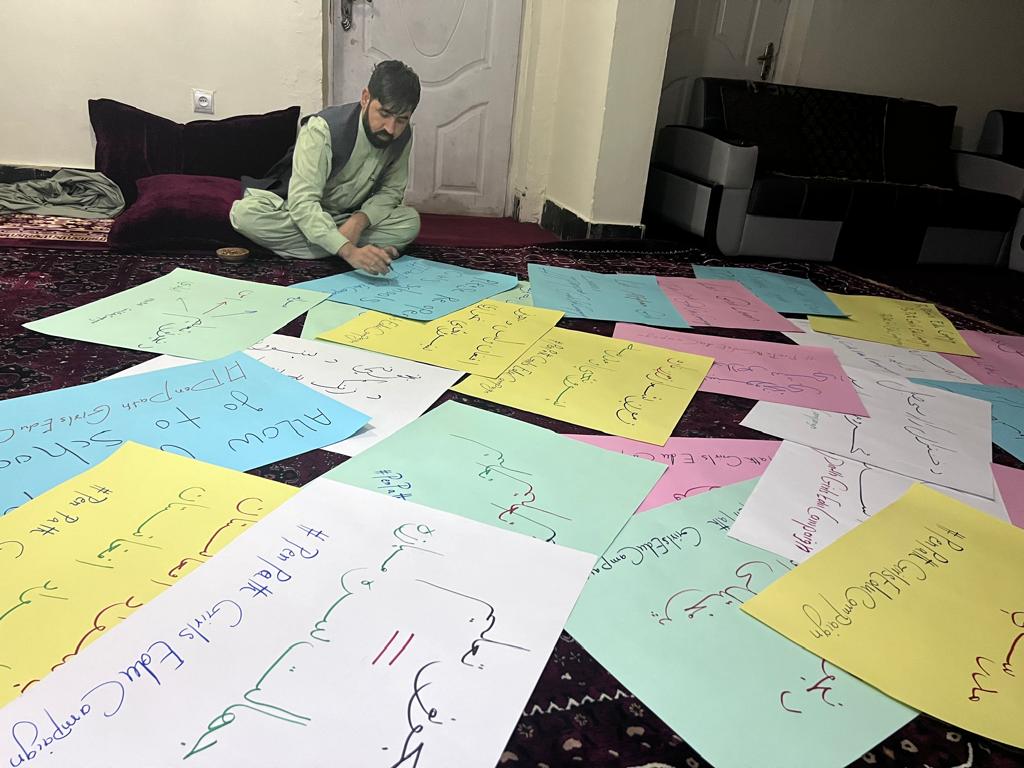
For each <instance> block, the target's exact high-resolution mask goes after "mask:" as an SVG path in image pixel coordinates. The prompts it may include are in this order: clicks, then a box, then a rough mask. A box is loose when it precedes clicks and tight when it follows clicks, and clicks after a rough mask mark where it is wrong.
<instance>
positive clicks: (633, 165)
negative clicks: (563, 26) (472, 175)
mask: <svg viewBox="0 0 1024 768" xmlns="http://www.w3.org/2000/svg"><path fill="white" fill-rule="evenodd" d="M674 5H675V2H674V0H643V7H642V10H639V9H638V8H637V7H636V5H635V3H634V2H633V0H631V1H630V2H623V3H619V14H618V18H617V20H616V26H615V42H614V47H613V49H612V61H611V69H610V72H609V75H608V94H607V100H606V102H605V107H604V109H605V113H604V132H603V134H602V136H601V148H600V150H599V158H600V161H599V164H598V169H597V170H598V173H597V184H596V188H595V190H594V215H593V220H594V221H599V222H605V223H612V224H639V223H640V217H641V214H642V213H643V203H644V193H645V191H646V188H647V174H648V170H649V166H650V160H651V147H652V146H653V145H654V130H655V123H656V121H657V116H658V99H659V97H660V96H661V81H662V75H663V72H664V69H665V57H666V54H667V51H668V38H669V28H670V25H671V21H672V10H673V7H674Z"/></svg>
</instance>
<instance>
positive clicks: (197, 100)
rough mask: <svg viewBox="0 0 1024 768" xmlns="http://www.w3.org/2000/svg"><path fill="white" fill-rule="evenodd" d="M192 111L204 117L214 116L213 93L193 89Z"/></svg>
mask: <svg viewBox="0 0 1024 768" xmlns="http://www.w3.org/2000/svg"><path fill="white" fill-rule="evenodd" d="M192 111H193V112H197V113H199V114H203V115H212V114H213V91H204V90H202V89H201V88H193V89H192Z"/></svg>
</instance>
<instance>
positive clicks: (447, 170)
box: [329, 0, 522, 216]
mask: <svg viewBox="0 0 1024 768" xmlns="http://www.w3.org/2000/svg"><path fill="white" fill-rule="evenodd" d="M330 5H331V9H330V13H331V53H332V56H331V59H332V60H331V65H330V70H329V71H330V78H331V80H330V88H329V93H330V97H331V103H332V104H345V103H348V102H352V101H357V100H358V99H359V94H360V93H361V92H362V89H363V87H364V86H365V85H366V83H367V81H368V80H369V78H370V72H371V71H372V70H373V65H374V64H375V63H377V62H378V61H383V60H385V59H401V60H402V61H404V62H405V63H406V64H408V65H409V66H411V67H412V68H413V69H414V70H416V73H417V74H418V75H419V77H420V83H421V85H422V89H423V94H422V98H421V100H420V105H419V108H418V109H417V110H416V112H415V114H414V115H413V119H412V124H413V130H414V133H413V136H414V140H413V154H412V162H411V167H410V175H409V190H408V192H407V193H406V201H407V202H408V203H409V204H410V205H413V206H415V207H416V208H417V209H419V210H421V211H425V212H428V213H463V214H473V215H479V216H501V215H503V214H504V213H505V199H506V194H505V192H506V187H507V184H508V167H509V154H510V152H511V147H512V106H513V102H514V99H515V86H516V71H517V67H518V60H519V37H520V25H521V23H522V0H429V2H425V1H424V0H404V1H403V0H373V1H372V2H369V0H332V2H331V4H330ZM346 27H347V29H346Z"/></svg>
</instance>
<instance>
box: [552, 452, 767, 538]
mask: <svg viewBox="0 0 1024 768" xmlns="http://www.w3.org/2000/svg"><path fill="white" fill-rule="evenodd" d="M566 437H571V438H573V439H575V440H579V441H580V442H583V443H589V444H590V445H596V446H597V447H598V448H604V449H605V450H608V451H617V452H618V453H623V454H625V455H626V456H636V457H637V458H641V459H647V460H649V461H657V462H660V463H662V464H665V465H667V466H668V470H666V472H665V474H663V475H662V476H661V479H660V480H659V481H658V484H657V485H655V486H654V488H652V489H651V492H650V493H649V494H647V498H646V499H644V501H643V503H642V504H641V505H640V507H639V508H638V509H637V512H643V511H644V510H645V509H653V508H654V507H660V506H662V505H663V504H668V503H670V502H673V501H679V499H685V498H689V497H690V496H696V495H697V494H699V493H704V492H705V491H712V490H714V489H715V488H721V487H722V486H723V485H730V484H731V483H739V482H742V481H743V480H749V479H751V478H752V477H760V476H761V473H763V472H764V471H765V469H767V467H768V462H770V461H771V460H772V457H773V456H774V455H775V452H776V451H777V450H778V449H779V446H780V445H782V443H781V442H780V441H778V440H732V439H725V438H714V437H670V438H669V439H668V442H667V443H665V445H664V446H663V447H660V448H659V447H658V446H655V445H650V444H649V443H641V442H639V441H637V440H629V439H627V438H625V437H612V436H609V435H566ZM731 525H732V521H731V520H730V521H729V522H728V524H727V525H726V528H728V527H729V526H731Z"/></svg>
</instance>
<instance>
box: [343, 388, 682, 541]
mask: <svg viewBox="0 0 1024 768" xmlns="http://www.w3.org/2000/svg"><path fill="white" fill-rule="evenodd" d="M664 471H665V465H663V464H659V463H657V462H653V461H646V460H645V459H637V458H634V457H632V456H623V455H621V454H618V453H613V452H612V451H606V450H604V449H603V448H596V447H594V446H592V445H586V444H584V443H579V442H576V441H575V440H572V439H570V438H568V437H564V436H562V435H558V434H556V433H554V432H551V431H550V430H547V429H543V428H541V427H535V426H533V425H532V424H527V423H526V422H523V421H519V420H518V419H510V418H508V417H507V416H500V415H499V414H496V413H491V412H490V411H483V410H480V409H479V408H473V407H471V406H468V405H462V404H460V403H456V402H452V401H448V402H445V403H442V404H441V405H439V406H438V407H437V408H435V409H434V410H432V411H428V412H427V413H426V414H424V415H423V416H421V417H420V418H418V419H416V421H414V422H412V423H411V424H409V425H408V426H405V427H403V428H402V429H400V430H399V431H398V432H396V433H395V434H393V435H391V436H390V437H387V438H385V439H384V440H382V441H381V442H379V443H377V445H375V446H373V447H372V448H368V449H367V450H365V451H363V452H362V453H361V454H359V455H358V456H356V457H355V458H352V459H349V460H348V461H346V462H345V463H344V464H342V465H341V466H339V467H336V468H334V469H332V470H331V471H330V472H328V473H327V475H326V476H327V477H330V478H331V479H333V480H338V481H339V482H342V483H348V484H349V485H357V486H359V487H360V488H368V489H369V490H371V491H377V492H378V493H384V494H387V495H389V496H394V497H395V498H398V499H407V500H412V501H415V502H417V503H418V504H425V505H426V506H428V507H434V508H435V509H442V510H444V511H445V512H452V513H454V514H457V515H462V516H463V517H468V518H470V519H472V520H477V521H479V522H482V523H489V524H490V525H494V526H496V527H499V528H505V529H507V530H510V531H517V532H519V533H523V534H526V535H527V536H532V537H533V538H537V539H543V540H545V541H553V542H555V543H557V544H562V545H564V546H566V547H572V548H573V549H580V550H583V551H585V552H590V553H592V554H595V555H598V554H600V553H602V552H604V550H605V547H607V546H608V544H609V543H610V542H611V540H612V539H614V538H615V534H617V533H618V532H619V530H621V528H622V526H623V524H624V523H625V522H626V520H627V519H629V517H630V515H632V514H633V512H634V511H635V510H636V508H637V507H638V506H640V502H642V501H643V500H644V497H646V496H647V494H648V492H649V491H650V490H651V489H652V488H653V487H654V484H655V483H657V482H658V480H659V479H660V478H661V475H662V474H663V473H664Z"/></svg>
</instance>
